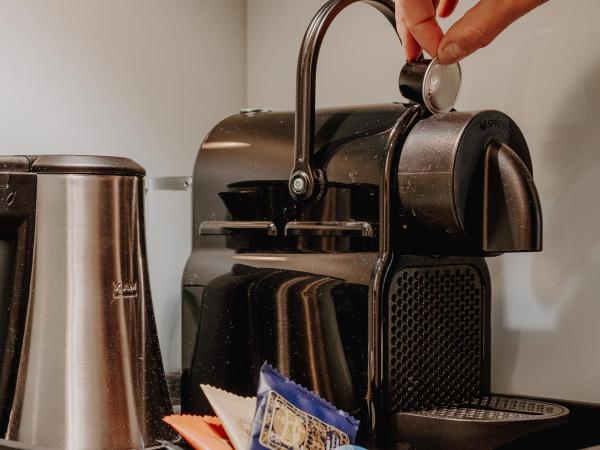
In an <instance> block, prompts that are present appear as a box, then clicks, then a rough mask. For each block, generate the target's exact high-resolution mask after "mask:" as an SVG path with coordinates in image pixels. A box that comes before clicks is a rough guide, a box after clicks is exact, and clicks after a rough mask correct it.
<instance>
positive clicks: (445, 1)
mask: <svg viewBox="0 0 600 450" xmlns="http://www.w3.org/2000/svg"><path fill="white" fill-rule="evenodd" d="M456 5H458V0H441V2H440V4H439V5H438V7H437V15H438V16H439V17H448V16H450V15H451V14H452V13H453V12H454V10H455V9H456Z"/></svg>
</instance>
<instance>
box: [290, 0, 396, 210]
mask: <svg viewBox="0 0 600 450" xmlns="http://www.w3.org/2000/svg"><path fill="white" fill-rule="evenodd" d="M359 1H362V2H363V3H367V4H369V5H371V6H373V7H374V8H376V9H377V10H379V11H380V12H381V13H382V14H383V15H384V16H385V17H386V18H387V19H388V20H389V22H390V23H391V24H392V26H393V27H394V29H395V28H396V19H395V8H394V2H393V0H330V1H328V2H327V3H326V4H325V5H323V7H322V8H321V9H320V10H319V12H317V14H316V15H315V17H314V18H313V19H312V21H311V22H310V25H309V26H308V28H307V30H306V33H305V34H304V39H303V41H302V46H301V47H300V54H299V55H298V67H297V72H296V127H295V134H294V168H293V169H292V173H291V175H290V180H289V189H290V194H291V195H292V197H293V198H294V199H295V200H297V201H299V200H307V199H310V198H314V197H316V196H317V194H318V193H319V192H320V190H321V189H322V188H323V184H324V181H323V174H322V172H321V171H320V170H315V169H314V168H313V167H312V164H311V158H312V154H313V152H314V147H315V78H316V73H317V60H318V57H319V50H320V49H321V43H322V42H323V38H324V37H325V33H326V32H327V30H328V29H329V26H330V25H331V22H333V20H334V19H335V18H336V16H337V15H338V14H339V13H340V12H341V11H342V10H343V9H344V8H346V7H347V6H350V5H351V4H353V3H356V2H359ZM315 183H319V185H320V186H319V188H315Z"/></svg>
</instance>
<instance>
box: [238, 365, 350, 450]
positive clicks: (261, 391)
mask: <svg viewBox="0 0 600 450" xmlns="http://www.w3.org/2000/svg"><path fill="white" fill-rule="evenodd" d="M358 423H359V422H358V420H356V419H355V418H353V417H352V416H350V415H349V414H347V413H345V412H343V411H340V410H338V409H337V408H335V407H334V406H333V405H332V404H330V403H329V402H327V401H325V400H323V399H322V398H321V397H319V396H318V395H317V394H315V393H313V392H311V391H309V390H308V389H306V388H304V387H302V386H300V385H299V384H296V383H294V382H293V381H291V380H288V379H287V378H285V377H284V376H283V375H281V374H280V373H279V372H277V371H276V370H275V369H274V368H273V367H271V366H270V365H269V364H267V363H265V364H264V365H263V366H262V368H261V370H260V382H259V387H258V395H257V404H256V414H255V416H254V422H253V425H252V436H251V440H250V445H249V447H248V450H262V449H269V450H292V449H294V450H296V449H302V450H330V449H335V448H338V447H341V446H342V445H350V444H354V442H355V440H356V433H357V431H358Z"/></svg>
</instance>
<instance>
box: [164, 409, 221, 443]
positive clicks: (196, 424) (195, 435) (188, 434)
mask: <svg viewBox="0 0 600 450" xmlns="http://www.w3.org/2000/svg"><path fill="white" fill-rule="evenodd" d="M163 421H165V422H166V423H168V424H169V425H171V427H172V428H173V429H174V430H175V431H177V432H178V433H179V434H180V435H181V437H182V438H183V439H185V441H186V442H187V443H188V444H190V445H191V446H192V447H193V448H194V449H195V450H233V447H232V446H231V444H230V443H229V440H228V439H227V433H226V432H225V429H224V428H223V424H222V423H221V421H220V420H219V419H218V418H217V417H211V416H204V417H201V416H191V415H182V416H175V415H173V416H166V417H164V418H163Z"/></svg>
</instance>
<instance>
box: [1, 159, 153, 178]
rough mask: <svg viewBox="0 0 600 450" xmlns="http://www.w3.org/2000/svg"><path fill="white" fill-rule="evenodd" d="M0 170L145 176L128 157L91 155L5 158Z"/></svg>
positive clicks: (137, 165) (141, 168)
mask: <svg viewBox="0 0 600 450" xmlns="http://www.w3.org/2000/svg"><path fill="white" fill-rule="evenodd" d="M0 170H2V171H5V172H35V173H49V174H52V173H54V174H85V175H129V176H144V175H145V174H146V171H145V170H144V168H143V167H142V166H140V165H139V164H138V163H136V162H135V161H133V160H131V159H129V158H122V157H117V156H92V155H27V156H2V157H0Z"/></svg>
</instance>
